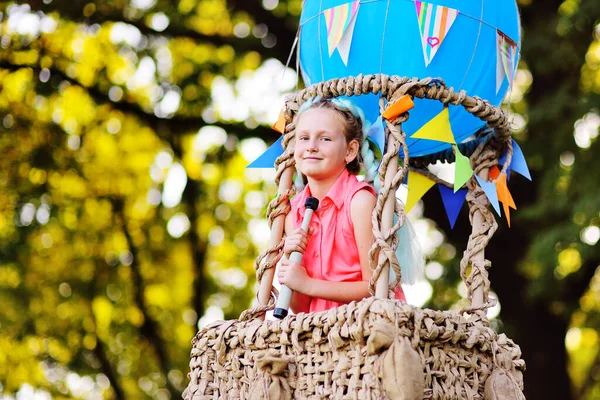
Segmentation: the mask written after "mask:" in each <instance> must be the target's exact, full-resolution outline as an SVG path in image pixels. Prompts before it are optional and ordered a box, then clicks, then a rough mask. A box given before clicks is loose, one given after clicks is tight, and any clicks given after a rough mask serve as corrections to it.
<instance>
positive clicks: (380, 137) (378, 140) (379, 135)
mask: <svg viewBox="0 0 600 400" xmlns="http://www.w3.org/2000/svg"><path fill="white" fill-rule="evenodd" d="M367 136H368V137H369V138H370V139H371V140H372V141H373V142H374V143H375V145H377V148H378V149H379V151H380V152H381V154H383V148H384V146H385V132H384V130H383V120H382V119H381V115H380V116H379V118H377V121H375V123H373V125H371V129H369V133H368V134H367Z"/></svg>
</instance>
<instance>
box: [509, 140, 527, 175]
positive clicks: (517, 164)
mask: <svg viewBox="0 0 600 400" xmlns="http://www.w3.org/2000/svg"><path fill="white" fill-rule="evenodd" d="M512 147H513V155H512V161H511V162H510V167H511V168H512V170H513V171H515V172H517V173H519V174H520V175H522V176H524V177H525V178H527V179H529V180H531V174H530V173H529V168H528V167H527V161H525V156H524V155H523V150H521V147H519V145H518V144H517V142H515V139H512Z"/></svg>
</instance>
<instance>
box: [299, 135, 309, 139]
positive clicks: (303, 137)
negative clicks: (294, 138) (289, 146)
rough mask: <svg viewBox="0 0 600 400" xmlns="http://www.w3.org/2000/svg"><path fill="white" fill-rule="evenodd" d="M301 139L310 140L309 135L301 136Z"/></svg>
mask: <svg viewBox="0 0 600 400" xmlns="http://www.w3.org/2000/svg"><path fill="white" fill-rule="evenodd" d="M299 139H300V140H308V136H300V138H299Z"/></svg>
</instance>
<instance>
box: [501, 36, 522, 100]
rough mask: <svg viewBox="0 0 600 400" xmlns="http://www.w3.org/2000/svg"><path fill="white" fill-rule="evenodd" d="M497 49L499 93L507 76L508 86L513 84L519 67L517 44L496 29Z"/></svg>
mask: <svg viewBox="0 0 600 400" xmlns="http://www.w3.org/2000/svg"><path fill="white" fill-rule="evenodd" d="M496 50H497V51H496V93H498V91H499V90H500V86H502V82H503V81H504V77H505V76H506V77H507V78H508V87H509V88H510V87H511V86H512V84H513V81H514V77H515V70H516V67H517V44H516V43H515V42H514V41H513V40H512V39H511V38H509V37H508V36H506V35H505V34H504V33H502V32H500V31H499V30H498V29H496Z"/></svg>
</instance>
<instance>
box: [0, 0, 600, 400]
mask: <svg viewBox="0 0 600 400" xmlns="http://www.w3.org/2000/svg"><path fill="white" fill-rule="evenodd" d="M519 6H520V9H521V13H522V14H521V20H522V25H523V48H522V58H521V62H520V65H519V70H518V73H517V75H516V79H515V86H514V88H513V90H512V93H511V95H510V98H508V99H507V102H506V103H505V105H504V107H505V108H507V109H509V110H510V113H511V118H512V121H513V127H514V137H515V139H516V140H517V141H518V142H519V144H520V145H521V147H522V148H523V151H524V153H525V156H526V157H527V160H528V162H529V167H530V169H531V173H532V176H533V182H529V181H527V180H525V179H524V178H523V177H521V176H519V175H514V174H513V176H512V177H511V180H510V183H509V188H510V189H511V191H512V193H513V196H514V198H515V201H516V204H517V207H518V210H517V211H516V212H514V213H513V215H512V228H510V229H509V228H508V227H507V225H506V220H505V219H499V229H498V232H497V233H496V235H495V237H494V238H493V240H492V242H491V244H490V246H489V247H488V250H487V253H486V254H487V256H488V258H489V259H490V260H491V261H492V268H491V270H490V277H491V281H492V290H493V292H494V295H495V296H496V297H497V298H498V299H499V306H498V307H496V308H494V309H492V310H490V316H491V317H493V324H494V327H495V328H496V329H498V330H499V331H502V332H506V333H507V335H508V336H509V337H511V338H513V339H514V340H515V341H516V342H517V343H518V344H519V345H521V348H522V351H523V358H524V359H525V361H526V362H527V371H526V373H525V385H526V390H525V392H526V395H527V396H528V398H529V399H581V400H592V399H598V398H600V351H599V350H600V337H599V328H600V269H599V268H598V267H599V264H600V250H599V249H600V246H598V241H599V239H600V228H599V226H600V214H599V211H600V190H599V187H600V163H599V161H598V154H599V153H600V141H599V140H598V139H597V136H598V132H599V126H600V100H599V96H600V25H599V23H600V2H598V1H595V0H566V1H562V0H543V1H542V0H521V1H519ZM301 7H302V1H301V0H281V1H278V0H239V1H231V0H230V1H226V0H169V1H167V0H98V1H86V0H68V1H62V0H36V1H29V2H17V1H0V399H3V400H4V399H6V400H8V399H19V400H21V399H50V398H52V399H119V400H120V399H146V398H153V399H169V398H171V399H177V398H180V396H181V393H182V391H183V389H184V388H185V386H186V384H187V377H186V375H187V372H188V361H189V352H190V349H191V344H190V341H191V339H192V337H193V336H194V334H195V332H196V331H197V329H198V327H199V326H204V325H206V324H207V323H209V322H211V321H214V320H216V319H223V318H237V317H238V316H239V314H240V312H241V311H243V310H244V309H246V308H247V307H249V306H250V304H251V302H252V299H253V297H254V293H255V290H256V280H255V277H254V266H253V263H254V259H255V257H256V255H257V254H258V252H259V251H262V250H264V249H265V248H266V244H267V240H268V234H269V229H268V225H267V223H266V221H265V218H264V217H265V209H266V204H267V202H268V201H269V199H270V198H272V197H273V196H274V195H275V192H276V188H275V186H274V171H272V170H247V169H245V166H246V165H247V164H248V163H249V162H250V161H252V160H253V159H254V158H256V157H257V156H258V155H260V154H261V153H262V151H264V150H265V149H266V148H267V146H268V145H270V144H271V143H272V142H274V141H275V140H276V139H277V133H276V132H274V131H272V130H270V128H269V126H270V125H271V124H272V123H273V122H274V121H275V119H276V118H277V115H278V113H279V109H280V108H281V106H282V104H283V95H284V94H285V93H288V92H290V91H294V90H296V88H301V87H302V83H301V82H299V81H298V79H297V73H296V71H294V69H293V68H288V69H286V68H285V66H284V65H283V64H282V62H283V63H285V61H286V60H287V58H288V55H289V52H290V49H291V47H292V42H293V39H294V37H295V34H296V29H297V25H298V19H299V15H300V12H301ZM294 64H295V62H294V60H293V59H292V62H291V66H292V67H293V66H294ZM494 65H495V64H494ZM597 152H598V153H597ZM411 217H412V219H413V221H414V225H415V227H416V230H417V232H418V234H419V238H420V240H421V242H422V245H423V249H424V251H425V253H426V255H427V257H428V264H427V268H426V277H427V280H426V281H425V282H421V283H420V284H418V285H416V286H413V287H410V288H407V292H408V298H409V301H410V302H411V303H413V304H416V305H422V306H425V307H431V308H437V309H456V308H460V307H462V306H464V305H465V299H464V296H465V291H464V287H463V285H462V284H461V283H460V278H459V274H458V271H459V265H458V264H459V260H460V257H461V255H462V252H463V251H464V248H465V245H466V241H467V237H468V234H469V231H470V226H469V222H468V213H467V210H466V207H465V208H463V210H462V213H461V215H460V217H459V220H458V223H457V225H456V227H455V229H454V230H450V227H449V224H448V222H447V219H446V216H445V212H444V209H443V206H442V203H441V200H440V198H439V194H438V193H437V191H431V192H430V193H429V194H427V195H426V196H425V198H424V201H423V202H422V204H421V205H419V206H418V207H417V208H416V209H415V210H414V212H412V211H411Z"/></svg>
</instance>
